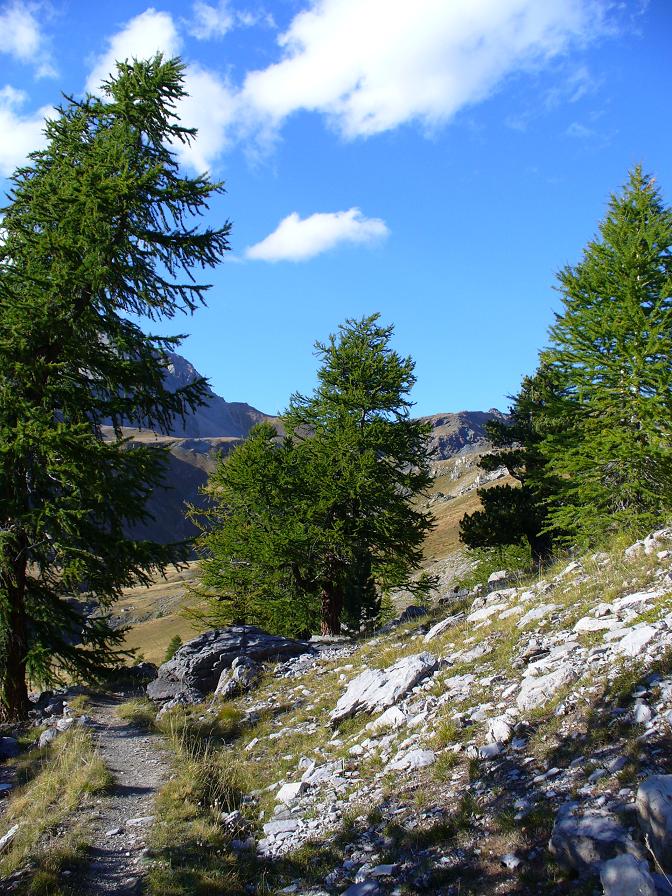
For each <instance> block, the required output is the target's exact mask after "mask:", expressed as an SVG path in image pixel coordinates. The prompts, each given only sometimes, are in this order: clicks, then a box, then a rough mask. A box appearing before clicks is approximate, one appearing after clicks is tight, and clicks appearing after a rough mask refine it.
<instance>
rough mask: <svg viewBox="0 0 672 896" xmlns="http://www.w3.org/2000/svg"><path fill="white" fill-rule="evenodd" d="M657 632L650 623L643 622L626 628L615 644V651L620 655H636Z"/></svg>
mask: <svg viewBox="0 0 672 896" xmlns="http://www.w3.org/2000/svg"><path fill="white" fill-rule="evenodd" d="M657 634H658V632H657V631H656V629H655V628H654V627H653V626H652V625H647V624H646V623H643V624H641V625H635V626H633V627H632V628H630V629H628V630H627V632H626V634H625V635H624V636H623V637H622V638H621V640H620V641H619V642H618V644H617V645H616V653H618V654H621V655H622V656H630V657H637V656H639V655H640V654H641V652H642V650H643V649H644V648H645V647H646V645H647V644H648V643H649V642H650V641H652V640H653V639H654V638H655V637H656V635H657Z"/></svg>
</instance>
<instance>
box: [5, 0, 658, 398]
mask: <svg viewBox="0 0 672 896" xmlns="http://www.w3.org/2000/svg"><path fill="white" fill-rule="evenodd" d="M670 47H672V2H670V0H651V2H650V3H644V2H639V0H630V2H627V0H626V2H623V3H620V2H607V0H605V2H598V0H552V2H551V0H416V2H415V3H408V2H407V0H321V2H310V0H286V2H282V0H274V2H267V3H265V4H264V3H258V2H256V0H251V2H249V3H248V2H246V0H229V2H217V0H210V2H195V3H191V2H179V3H178V2H165V3H160V2H157V3H156V4H155V5H153V6H148V5H146V4H144V3H140V2H136V0H116V2H106V0H101V2H99V3H98V4H96V5H95V8H94V4H91V3H89V2H83V0H79V2H75V0H52V2H47V0H45V2H14V3H9V4H7V3H5V4H2V3H0V178H4V177H7V175H8V174H10V173H11V171H12V170H13V168H14V167H15V166H16V165H17V164H19V163H21V162H22V161H23V159H24V158H25V155H26V153H27V152H28V151H30V150H31V149H33V148H36V147H37V146H38V145H39V143H40V141H41V127H42V122H43V120H44V116H45V115H46V114H48V113H49V109H50V108H51V107H53V105H54V104H56V103H58V102H59V98H60V92H61V91H63V92H65V93H70V94H74V95H77V94H81V93H82V92H83V91H84V90H86V89H87V88H88V89H90V90H95V89H96V87H97V85H98V83H99V81H100V78H101V77H104V76H105V75H106V74H107V73H108V72H109V71H110V69H111V67H112V65H113V62H114V59H115V58H122V57H123V58H126V57H132V56H136V57H142V56H150V55H152V54H153V53H154V52H156V51H157V50H161V51H163V52H165V53H169V54H177V53H179V54H180V55H181V56H182V57H183V59H184V60H185V62H186V63H187V66H188V68H187V87H188V89H189V90H190V92H191V95H192V97H191V100H190V101H189V102H188V103H187V104H185V106H184V108H183V109H182V115H183V119H184V121H185V122H186V123H187V124H190V125H195V126H197V127H198V128H199V134H200V136H199V139H198V140H197V141H196V143H195V144H194V146H193V147H192V149H191V150H190V152H189V153H188V154H186V155H184V156H183V158H182V162H183V164H184V165H185V166H186V167H187V168H188V169H189V170H192V171H193V170H202V169H204V168H207V169H208V170H209V171H210V172H211V173H212V175H213V177H215V178H221V179H223V180H224V181H225V182H226V187H227V193H226V195H225V196H223V197H220V198H217V200H216V201H215V202H213V204H212V206H211V211H210V218H209V219H210V220H211V221H212V223H213V224H217V223H219V222H221V221H222V220H224V219H227V218H228V219H230V220H231V221H232V223H233V231H232V240H231V242H232V251H231V253H230V256H231V257H230V258H229V259H228V260H227V261H226V262H225V263H223V264H222V265H221V266H220V267H219V269H218V270H217V271H216V272H215V273H214V274H213V275H212V276H211V277H210V278H209V279H210V280H211V282H212V283H213V289H212V290H211V292H210V297H209V302H208V307H207V308H203V309H201V310H199V311H198V312H197V313H196V314H195V315H194V316H193V317H192V318H188V319H185V320H183V321H178V327H179V328H180V329H182V330H183V331H185V332H188V333H189V334H190V336H189V338H188V339H187V341H186V342H185V343H184V345H183V349H182V352H183V354H185V355H186V356H187V357H188V358H189V359H190V360H191V361H192V363H194V364H195V366H196V367H197V368H198V369H199V370H200V371H201V372H202V373H203V374H204V375H205V376H207V377H209V378H210V380H211V383H212V386H213V388H214V389H215V390H216V391H217V392H218V393H219V394H221V395H223V396H224V397H225V398H227V399H228V400H238V401H248V402H249V403H251V404H253V405H255V406H256V407H258V408H260V409H262V410H264V411H267V412H276V411H279V410H281V409H282V408H283V407H285V405H286V403H287V400H288V398H289V395H290V393H291V392H292V391H294V390H300V391H303V392H306V391H309V390H310V389H311V388H312V386H313V383H314V375H315V369H316V363H317V362H316V359H315V357H314V355H313V350H312V344H313V342H314V341H315V340H316V339H324V338H325V337H326V336H327V335H328V333H330V332H332V331H334V330H335V329H336V328H337V326H338V324H339V323H340V322H341V321H343V320H344V319H345V318H347V317H360V316H362V315H364V314H369V313H372V312H374V311H380V312H381V314H382V316H383V320H384V321H386V322H391V323H394V324H395V326H396V331H395V346H396V347H397V348H398V349H399V351H401V352H402V353H404V354H411V355H412V356H413V357H414V358H415V360H416V363H417V366H416V373H417V377H418V382H417V385H416V387H415V390H414V398H415V401H416V403H417V405H416V411H417V413H419V414H430V413H438V412H442V411H454V410H460V409H472V410H475V409H487V408H489V407H493V406H498V407H500V408H504V407H505V406H506V405H507V400H506V396H507V395H508V394H511V393H512V392H514V391H515V390H516V389H517V387H518V384H519V382H520V378H521V376H522V375H524V374H525V373H530V372H532V371H533V370H534V368H535V366H536V356H537V352H538V350H539V348H541V347H542V346H543V345H544V343H545V340H546V331H547V328H548V325H549V323H550V322H551V319H552V315H553V311H554V309H555V310H557V309H558V308H559V307H560V304H559V297H558V295H557V293H556V292H555V291H554V289H553V285H554V274H555V272H556V271H557V270H558V269H559V268H560V267H561V266H563V265H564V264H567V263H573V262H576V261H577V260H578V259H579V257H580V253H581V250H582V247H583V246H584V245H585V243H586V242H587V240H588V239H590V238H591V236H592V235H593V234H594V233H595V230H596V227H597V224H598V221H599V219H600V218H601V217H602V215H603V214H604V211H605V206H606V202H607V200H608V197H609V194H610V192H612V191H613V190H617V189H618V188H619V186H620V185H621V184H622V183H623V182H624V181H625V179H626V176H627V171H628V168H630V167H632V166H633V165H635V164H636V163H638V162H641V163H642V164H643V165H644V167H645V169H646V170H647V171H650V172H653V173H654V174H655V175H656V177H657V178H658V182H659V184H660V186H661V188H662V190H663V194H664V196H665V197H666V199H667V201H670V199H671V197H672V154H671V152H670V150H671V148H672V147H671V142H672V140H671V137H672V123H671V120H670V119H671V116H670V107H671V104H670V87H671V86H672V61H671V58H672V54H671V52H670ZM2 186H3V187H4V188H6V181H4V180H3V184H2ZM174 323H175V322H173V325H172V326H171V327H170V328H167V329H166V332H170V331H174Z"/></svg>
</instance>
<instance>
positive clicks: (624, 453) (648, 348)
mask: <svg viewBox="0 0 672 896" xmlns="http://www.w3.org/2000/svg"><path fill="white" fill-rule="evenodd" d="M671 250H672V210H671V209H669V208H667V207H665V205H664V204H663V201H662V198H661V194H660V192H659V191H658V189H657V188H656V186H655V183H654V179H653V178H652V177H650V176H648V175H645V174H644V173H643V172H642V169H641V168H640V167H637V168H635V169H634V170H633V171H632V172H631V174H630V177H629V180H628V183H627V184H626V186H625V188H624V189H623V191H622V193H620V194H619V195H613V196H612V197H611V200H610V202H609V207H608V212H607V215H606V217H605V218H604V220H603V221H602V223H601V224H600V227H599V236H597V237H596V238H595V239H593V240H591V242H590V243H588V245H587V247H586V249H585V251H584V254H583V258H582V259H581V261H580V262H579V263H578V264H577V265H576V266H574V267H572V266H567V267H565V268H564V269H563V270H561V271H560V273H559V274H558V280H559V290H560V292H561V293H562V297H563V304H564V310H563V312H562V313H561V314H559V315H557V317H556V321H555V324H554V325H553V327H552V328H551V345H550V348H549V350H548V352H547V353H546V356H545V357H546V359H547V361H548V363H550V364H552V366H553V368H554V370H555V371H556V373H557V375H558V376H559V378H560V381H561V382H562V384H563V385H564V390H565V391H564V394H563V398H562V402H561V403H560V404H559V406H558V407H559V410H558V413H559V415H560V416H561V417H562V418H563V419H564V420H565V421H566V424H567V425H566V426H564V427H559V428H558V429H557V430H556V431H554V432H553V433H551V434H549V436H548V437H547V439H546V441H545V442H544V444H543V446H542V450H543V452H544V454H545V455H546V457H547V460H548V465H549V468H550V469H551V470H552V472H553V473H554V474H555V475H556V476H557V477H558V481H559V482H560V484H561V488H560V489H559V491H558V493H557V495H556V496H555V497H554V499H553V500H552V502H551V505H550V514H549V520H550V526H551V528H552V530H553V531H556V532H557V531H560V532H564V533H565V534H566V535H565V537H566V538H567V539H569V540H571V541H573V542H578V543H590V542H594V541H596V540H599V539H600V538H602V537H604V536H605V535H607V534H608V533H609V532H610V531H613V530H616V529H623V528H629V529H632V530H634V531H638V530H641V529H643V528H646V527H648V526H651V525H653V524H654V523H655V522H656V520H658V519H660V518H661V516H663V515H664V514H665V513H669V510H670V508H671V507H672V363H671V360H670V359H671V358H672V254H671Z"/></svg>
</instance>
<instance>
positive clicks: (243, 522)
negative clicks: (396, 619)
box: [201, 315, 433, 634]
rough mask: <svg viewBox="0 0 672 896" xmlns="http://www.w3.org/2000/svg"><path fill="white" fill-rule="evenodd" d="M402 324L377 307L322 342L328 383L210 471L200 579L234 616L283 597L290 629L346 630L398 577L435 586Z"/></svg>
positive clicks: (422, 447)
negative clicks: (428, 563) (396, 332)
mask: <svg viewBox="0 0 672 896" xmlns="http://www.w3.org/2000/svg"><path fill="white" fill-rule="evenodd" d="M392 332H393V328H392V327H389V326H388V327H386V326H381V325H380V323H379V321H378V315H372V316H370V317H365V318H362V319H361V320H348V321H346V323H345V324H343V325H342V326H341V327H340V328H339V332H338V334H336V335H332V336H330V338H329V341H328V342H327V343H317V344H316V350H317V355H318V357H319V358H320V360H321V362H322V363H321V366H320V369H319V371H318V374H317V376H318V385H317V388H316V389H315V391H314V392H313V394H312V395H310V396H304V395H300V394H295V395H294V396H292V398H291V401H290V405H289V409H288V410H287V412H286V413H285V414H284V416H283V417H282V418H281V419H282V424H283V426H284V429H285V433H286V435H285V436H284V437H283V438H282V439H278V438H277V435H276V433H275V431H274V429H273V428H272V427H270V426H268V425H266V426H262V427H257V429H256V430H255V431H254V432H253V433H252V435H251V437H250V439H249V441H248V442H247V443H245V444H244V445H242V446H241V447H239V448H237V449H236V450H235V451H234V452H233V453H232V455H231V456H230V457H229V458H228V459H225V460H223V461H222V462H221V463H220V465H219V467H218V469H217V471H216V472H215V474H214V475H213V477H212V478H211V481H210V485H209V489H208V491H209V494H210V497H211V499H212V502H213V504H212V506H211V510H210V511H209V514H210V518H209V520H206V531H205V533H204V536H203V538H202V540H201V547H202V549H203V551H204V554H205V559H204V570H205V574H204V576H203V584H204V586H205V587H206V588H209V589H210V590H211V591H212V592H213V593H214V595H215V597H214V600H213V607H214V610H215V612H217V609H218V608H219V607H222V608H227V612H228V614H229V615H228V617H227V616H226V615H225V616H224V617H223V618H224V619H226V618H233V615H235V614H237V616H238V618H239V619H242V618H243V616H245V617H246V618H248V619H250V620H251V621H256V620H259V619H260V618H261V619H263V618H264V614H266V616H267V617H268V616H269V615H271V614H272V612H273V611H272V606H273V604H274V603H275V605H276V606H277V607H284V608H285V609H284V610H283V612H282V613H281V614H280V616H279V617H277V616H276V618H278V619H280V620H282V619H284V620H285V621H287V620H292V622H291V625H293V626H294V627H295V630H294V631H293V632H292V633H294V634H297V633H302V632H303V633H305V631H306V629H307V630H308V631H310V630H314V629H315V627H316V626H319V627H320V628H321V631H322V632H323V633H324V634H337V633H338V632H340V630H341V623H342V621H343V620H344V619H345V620H347V622H348V623H349V624H350V625H351V626H353V627H357V626H359V625H360V624H362V623H364V622H366V621H369V622H370V621H372V620H373V619H375V618H376V616H377V614H378V611H379V609H380V599H381V595H382V594H384V593H385V592H387V591H389V590H391V589H392V588H397V587H406V588H409V589H410V590H412V591H414V592H424V591H425V590H426V589H427V587H428V584H429V582H428V581H427V580H426V579H423V578H422V577H417V576H416V575H415V573H416V572H417V570H418V568H419V566H420V563H421V560H422V544H423V541H424V537H425V535H426V533H427V532H428V531H429V530H430V529H431V528H432V525H433V524H432V520H431V519H430V517H429V516H428V514H427V513H426V512H425V511H423V510H422V509H421V508H420V507H419V506H418V503H417V498H418V496H419V495H420V494H421V493H422V492H423V491H424V490H425V489H426V487H427V486H428V484H429V482H430V473H429V449H428V442H427V436H428V426H427V425H426V424H423V423H421V422H419V421H417V420H412V419H411V417H410V413H409V410H410V407H411V402H410V399H409V393H410V391H411V388H412V386H413V384H414V382H415V376H414V373H413V370H414V362H413V361H412V359H411V358H402V357H401V356H400V355H399V354H398V353H397V352H396V351H394V350H393V349H392V347H391V345H390V342H391V338H392ZM265 603H266V604H267V607H266V610H264V604H265ZM232 614H233V615H232ZM250 614H252V615H250Z"/></svg>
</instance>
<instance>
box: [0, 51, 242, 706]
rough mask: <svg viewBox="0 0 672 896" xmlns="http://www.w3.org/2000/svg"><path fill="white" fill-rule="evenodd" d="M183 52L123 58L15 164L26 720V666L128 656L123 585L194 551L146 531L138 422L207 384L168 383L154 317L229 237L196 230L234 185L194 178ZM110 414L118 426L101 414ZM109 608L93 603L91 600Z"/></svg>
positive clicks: (17, 578) (13, 297)
mask: <svg viewBox="0 0 672 896" xmlns="http://www.w3.org/2000/svg"><path fill="white" fill-rule="evenodd" d="M182 83H183V66H182V65H181V63H180V62H179V61H178V60H170V61H167V60H164V59H162V58H161V57H160V56H157V57H156V58H154V59H153V60H151V61H148V62H133V63H122V64H120V65H119V66H118V71H117V74H116V76H115V77H113V78H111V79H110V80H109V81H108V82H107V83H106V84H105V85H104V86H103V89H102V96H101V97H100V98H98V97H94V96H87V97H85V98H84V99H83V100H81V101H77V100H74V99H71V98H67V97H66V101H65V103H64V105H63V107H62V108H60V109H59V110H58V113H57V115H56V116H55V118H53V120H50V121H49V122H48V123H47V125H46V137H47V143H46V147H45V148H44V149H43V150H40V151H38V152H34V153H32V155H31V156H30V162H29V164H28V165H27V166H25V167H23V168H20V169H19V170H18V171H17V172H16V173H15V174H14V176H13V178H12V188H11V193H10V195H9V204H8V206H7V207H6V208H5V209H4V210H3V213H4V219H3V228H4V232H5V234H4V241H3V242H2V245H0V630H1V632H2V641H3V652H4V657H3V658H4V663H3V664H2V666H1V667H0V697H1V703H2V710H1V711H2V713H3V714H4V715H5V716H8V717H21V716H24V715H25V713H26V711H27V708H28V705H29V704H28V698H27V683H26V682H27V678H28V677H30V678H31V679H32V680H34V681H37V682H50V681H53V680H58V679H59V677H61V676H62V675H64V674H65V675H69V676H72V677H82V676H84V677H87V676H88V677H91V676H95V675H96V674H98V673H100V672H101V671H102V670H104V669H105V668H107V667H109V666H110V665H113V664H114V663H115V662H117V661H118V656H119V651H120V645H121V641H122V638H123V635H122V634H121V633H119V632H118V631H117V632H115V631H113V630H112V629H111V628H110V626H109V625H108V621H107V614H106V611H107V610H108V608H109V607H110V606H111V604H112V603H113V601H114V600H115V599H116V598H117V597H118V596H119V594H120V592H121V589H122V588H124V587H126V586H129V585H133V584H137V583H146V582H148V581H149V579H150V577H151V576H152V574H153V573H156V572H157V571H161V570H163V569H165V567H166V565H167V564H168V563H171V562H173V561H175V560H177V559H179V557H180V555H181V550H180V549H179V547H177V546H161V545H156V544H153V543H150V542H147V541H139V540H134V539H131V538H129V537H127V535H126V534H125V533H126V532H127V527H128V526H129V525H132V524H134V523H136V522H138V521H141V520H143V519H145V518H146V517H147V511H146V509H145V504H146V500H147V498H148V496H149V493H150V491H151V490H152V488H153V487H154V486H155V485H156V484H157V483H159V482H160V480H161V478H162V475H163V470H164V467H165V459H166V458H165V455H164V454H162V452H161V451H157V450H156V449H155V448H153V447H151V448H149V447H146V446H142V445H139V444H137V443H129V442H128V441H127V440H125V439H124V438H123V437H122V429H121V426H122V424H130V425H152V426H153V427H155V428H158V429H163V430H166V429H167V427H168V426H169V424H170V421H171V420H172V418H173V417H174V415H176V414H178V415H179V414H184V412H185V411H186V410H187V409H190V408H193V407H195V406H196V405H197V404H199V403H200V401H201V399H202V396H203V389H204V385H203V383H202V382H197V383H194V384H192V385H190V386H187V387H185V388H183V389H180V390H178V391H177V392H176V393H170V392H168V391H167V390H166V388H165V387H164V384H163V374H164V372H165V369H166V366H167V356H166V352H167V351H168V350H170V349H172V348H174V347H175V346H176V345H178V344H179V341H180V337H170V338H166V337H159V336H148V335H145V333H144V332H143V331H142V330H141V329H140V327H139V325H138V323H137V322H136V321H137V320H138V319H141V318H143V317H145V318H149V319H151V320H160V319H162V318H172V317H173V316H174V315H175V314H176V313H177V312H178V311H182V312H187V313H191V312H193V311H194V309H195V308H196V307H197V306H198V305H199V304H200V303H201V302H202V301H203V298H204V295H205V291H206V289H207V286H205V285H201V284H199V283H198V282H196V280H195V279H194V270H195V269H198V268H206V267H211V266H213V265H215V264H216V263H217V262H218V261H219V259H220V257H221V255H222V253H223V252H224V251H225V250H226V249H227V248H228V244H227V234H228V232H229V224H228V223H226V224H224V226H222V227H220V228H218V229H215V230H212V229H209V228H206V229H198V228H196V227H194V226H193V216H194V215H198V214H200V213H201V212H202V211H203V210H204V208H205V207H206V205H207V201H208V199H209V197H211V196H212V195H213V194H216V193H219V192H221V191H222V189H223V188H222V186H221V185H220V184H217V183H213V182H211V181H210V180H209V178H208V177H207V176H201V177H194V178H190V177H185V176H183V175H182V174H181V173H180V171H179V169H178V165H177V162H176V160H175V156H174V153H173V149H172V147H174V146H175V145H176V143H178V142H179V141H189V140H191V139H192V138H193V135H194V132H193V131H190V130H187V129H185V128H183V127H182V126H181V125H180V124H179V121H178V120H177V118H176V116H175V104H176V102H177V101H178V100H179V99H180V97H182V96H183V95H184V90H183V86H182ZM110 421H111V422H112V424H113V431H114V433H115V435H114V438H112V439H107V440H106V439H104V438H103V436H102V430H101V426H102V424H104V423H109V422H110ZM83 593H86V596H87V603H89V604H90V605H91V604H93V605H94V606H95V607H97V612H95V613H91V612H90V607H89V608H88V609H86V608H85V607H84V604H83V603H82V601H81V600H80V599H79V598H80V596H81V595H82V594H83Z"/></svg>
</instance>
